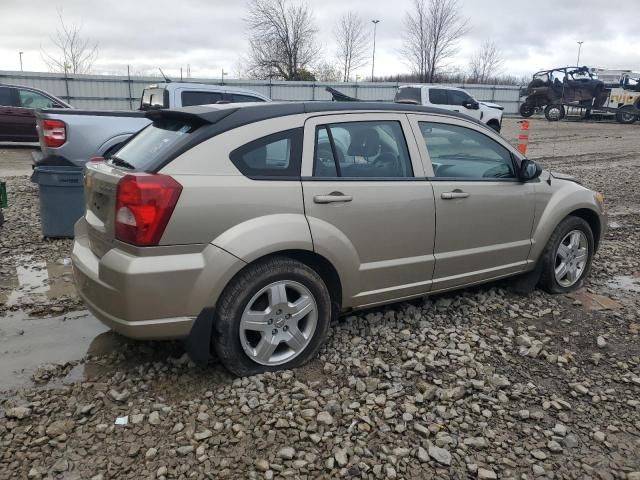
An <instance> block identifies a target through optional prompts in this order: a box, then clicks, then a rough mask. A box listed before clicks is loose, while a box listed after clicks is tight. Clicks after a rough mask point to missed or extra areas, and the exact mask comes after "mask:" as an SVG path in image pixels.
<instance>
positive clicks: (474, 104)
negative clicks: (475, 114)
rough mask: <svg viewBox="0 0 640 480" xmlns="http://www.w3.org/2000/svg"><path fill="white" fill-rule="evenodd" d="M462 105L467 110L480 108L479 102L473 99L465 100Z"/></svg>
mask: <svg viewBox="0 0 640 480" xmlns="http://www.w3.org/2000/svg"><path fill="white" fill-rule="evenodd" d="M462 106H463V107H464V108H466V109H468V110H478V109H479V108H480V104H479V103H478V102H475V101H473V100H465V102H464V103H463V104H462Z"/></svg>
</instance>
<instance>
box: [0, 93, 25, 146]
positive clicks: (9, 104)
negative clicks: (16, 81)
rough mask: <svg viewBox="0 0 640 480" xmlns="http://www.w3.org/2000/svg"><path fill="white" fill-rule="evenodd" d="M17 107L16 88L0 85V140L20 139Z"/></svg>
mask: <svg viewBox="0 0 640 480" xmlns="http://www.w3.org/2000/svg"><path fill="white" fill-rule="evenodd" d="M17 107H18V95H17V91H16V89H15V88H12V87H3V86H0V140H5V141H16V140H20V138H19V132H20V129H19V126H18V124H17V123H16V109H17Z"/></svg>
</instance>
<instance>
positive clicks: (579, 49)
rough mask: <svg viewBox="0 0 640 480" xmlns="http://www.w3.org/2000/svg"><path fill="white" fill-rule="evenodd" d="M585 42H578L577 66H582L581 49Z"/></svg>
mask: <svg viewBox="0 0 640 480" xmlns="http://www.w3.org/2000/svg"><path fill="white" fill-rule="evenodd" d="M583 43H584V42H583V41H580V42H578V60H577V61H576V67H579V66H580V51H581V50H582V44H583Z"/></svg>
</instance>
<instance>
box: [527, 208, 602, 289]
mask: <svg viewBox="0 0 640 480" xmlns="http://www.w3.org/2000/svg"><path fill="white" fill-rule="evenodd" d="M573 230H580V231H582V232H583V233H584V234H585V236H586V237H587V244H588V249H589V251H588V256H587V263H586V264H585V267H584V269H583V270H582V273H581V275H580V277H579V278H578V280H577V281H576V282H575V283H574V284H573V285H571V286H569V287H564V286H562V285H560V284H559V283H558V281H557V280H556V275H555V268H556V252H557V250H558V247H559V245H560V242H561V241H562V239H563V238H564V237H565V236H566V235H567V234H568V233H569V232H571V231H573ZM594 245H595V242H594V240H593V232H592V231H591V227H590V226H589V224H588V223H587V222H586V221H585V220H584V219H582V218H580V217H574V216H573V215H570V216H568V217H566V218H565V219H564V220H562V221H561V222H560V223H559V224H558V226H557V227H556V229H555V230H554V231H553V233H552V234H551V238H549V241H548V242H547V245H546V246H545V248H544V251H543V252H542V255H541V257H540V260H539V261H540V262H541V263H542V265H541V275H540V286H541V287H542V288H543V289H544V290H546V291H547V292H549V293H567V292H572V291H574V290H577V289H578V288H580V287H581V286H582V285H583V284H584V279H585V278H586V277H587V276H588V275H589V271H590V270H591V261H592V260H593V253H594Z"/></svg>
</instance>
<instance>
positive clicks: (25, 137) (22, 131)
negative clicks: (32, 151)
mask: <svg viewBox="0 0 640 480" xmlns="http://www.w3.org/2000/svg"><path fill="white" fill-rule="evenodd" d="M39 108H72V107H71V105H69V104H68V103H65V102H63V101H62V100H60V99H59V98H57V97H54V96H53V95H51V94H49V93H47V92H45V91H43V90H40V89H38V88H33V87H22V86H20V85H7V84H0V141H2V142H37V141H38V133H37V132H36V110H37V109H39Z"/></svg>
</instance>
